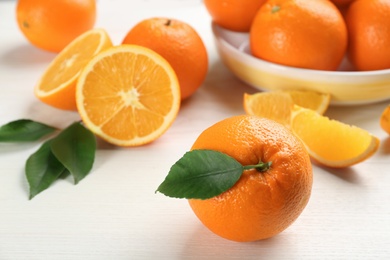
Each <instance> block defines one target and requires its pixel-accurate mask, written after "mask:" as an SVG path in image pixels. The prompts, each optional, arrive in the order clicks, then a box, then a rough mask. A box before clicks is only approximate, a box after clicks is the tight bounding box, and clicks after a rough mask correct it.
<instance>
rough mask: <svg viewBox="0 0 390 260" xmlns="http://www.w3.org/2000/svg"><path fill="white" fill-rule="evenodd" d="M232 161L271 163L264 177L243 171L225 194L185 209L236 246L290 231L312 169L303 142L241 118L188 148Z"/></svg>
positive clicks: (268, 125) (306, 198)
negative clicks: (212, 153)
mask: <svg viewBox="0 0 390 260" xmlns="http://www.w3.org/2000/svg"><path fill="white" fill-rule="evenodd" d="M194 149H211V150H216V151H220V152H223V153H225V154H227V155H230V156H231V157H233V158H235V159H236V160H237V161H239V162H240V163H241V164H242V165H253V164H257V163H259V161H261V162H264V163H267V162H272V164H271V168H270V169H269V170H267V171H266V172H258V171H257V170H255V169H252V170H246V171H244V172H243V174H242V176H241V178H240V179H239V180H238V182H237V183H236V184H235V185H234V186H233V187H232V188H231V189H229V190H228V191H226V192H224V193H222V194H220V195H218V196H216V197H213V198H211V199H206V200H198V199H191V200H189V204H190V206H191V208H192V210H193V211H194V213H195V214H196V215H197V217H198V218H199V219H200V221H201V222H202V223H203V224H204V225H205V226H206V227H207V228H209V229H210V230H211V231H212V232H214V233H215V234H217V235H219V236H221V237H224V238H226V239H230V240H234V241H255V240H259V239H265V238H269V237H272V236H274V235H276V234H278V233H280V232H282V231H283V230H285V229H286V228H287V227H288V226H290V225H291V224H292V223H293V222H294V221H295V220H296V219H297V218H298V216H299V215H300V214H301V212H302V211H303V209H304V208H305V206H306V204H307V203H308V201H309V198H310V194H311V188H312V168H311V163H310V158H309V155H308V154H307V152H306V150H305V148H304V146H303V144H302V143H301V141H300V140H299V139H298V138H296V137H295V136H294V135H293V134H292V133H291V132H290V131H289V130H288V129H287V128H285V127H284V126H282V125H280V124H278V123H276V122H274V121H271V120H269V119H265V118H260V117H256V116H250V115H243V116H235V117H231V118H227V119H225V120H222V121H220V122H218V123H216V124H214V125H213V126H211V127H209V128H208V129H206V130H205V131H203V132H202V133H201V134H200V136H199V137H198V139H197V140H196V141H195V143H194V145H193V146H192V150H194Z"/></svg>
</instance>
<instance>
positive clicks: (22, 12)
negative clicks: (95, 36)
mask: <svg viewBox="0 0 390 260" xmlns="http://www.w3.org/2000/svg"><path fill="white" fill-rule="evenodd" d="M16 18H17V22H18V25H19V28H20V30H21V31H22V33H23V34H24V36H25V37H26V38H27V40H28V41H29V42H31V44H33V45H34V46H36V47H38V48H41V49H44V50H47V51H52V52H60V51H61V50H62V49H63V48H64V47H65V46H66V45H68V44H69V43H70V42H71V41H72V40H74V39H75V38H76V37H77V36H79V35H80V34H82V33H84V32H86V31H87V30H89V29H92V28H93V26H94V24H95V19H96V3H95V0H55V1H53V0H18V2H17V5H16Z"/></svg>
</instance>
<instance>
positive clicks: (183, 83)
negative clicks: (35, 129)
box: [35, 18, 208, 146]
mask: <svg viewBox="0 0 390 260" xmlns="http://www.w3.org/2000/svg"><path fill="white" fill-rule="evenodd" d="M157 35H158V37H156V36H157ZM156 39H158V40H156ZM207 70H208V57H207V50H206V48H205V45H204V43H203V41H202V39H201V38H200V37H199V35H198V33H197V32H196V31H195V30H194V29H193V28H192V27H191V26H190V25H188V24H186V23H184V22H182V21H179V20H175V19H168V18H149V19H145V20H144V21H141V22H140V23H139V24H137V25H135V26H134V27H133V28H131V29H130V31H129V32H128V34H127V35H126V37H125V38H124V40H123V42H122V44H120V45H118V46H114V45H113V43H112V41H111V39H110V37H109V35H108V33H107V32H106V31H105V30H103V29H91V30H88V31H86V32H84V33H83V34H81V35H79V36H78V37H76V38H75V39H74V40H72V41H71V42H70V43H69V44H68V45H67V46H66V47H65V48H64V49H62V51H61V52H60V53H59V54H58V55H57V56H56V57H55V59H54V60H53V61H52V62H51V63H50V65H49V66H48V68H47V70H46V71H45V72H44V74H43V75H42V77H41V79H40V80H39V82H38V83H37V85H36V86H35V95H36V96H37V98H38V99H40V100H41V101H42V102H44V103H46V104H49V105H51V106H53V107H56V108H59V109H65V110H77V111H78V112H79V114H80V116H81V118H82V120H83V122H84V124H85V125H86V126H87V127H88V128H89V129H90V130H91V131H92V132H93V133H95V134H96V135H98V136H100V137H101V138H103V139H104V140H106V141H108V142H110V143H112V144H115V145H118V146H138V145H143V144H146V143H149V142H152V141H154V140H156V139H157V138H158V137H159V136H161V135H162V134H163V133H164V132H165V131H166V130H167V129H168V128H169V127H170V126H171V125H172V123H173V121H174V120H175V118H176V116H177V114H178V111H179V108H180V103H181V101H182V100H184V99H186V98H188V97H190V96H192V95H193V94H194V93H195V91H196V90H197V88H198V87H200V86H201V84H202V82H203V80H204V79H205V77H206V73H207Z"/></svg>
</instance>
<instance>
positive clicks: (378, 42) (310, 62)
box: [204, 0, 390, 71]
mask: <svg viewBox="0 0 390 260" xmlns="http://www.w3.org/2000/svg"><path fill="white" fill-rule="evenodd" d="M217 2H218V1H213V0H205V1H204V3H205V6H206V8H207V10H208V11H209V14H210V16H211V17H212V19H213V21H214V22H215V23H216V24H218V25H220V26H222V27H224V28H226V29H229V30H232V31H244V32H248V33H249V43H250V50H251V53H252V55H254V56H255V57H258V58H260V59H263V60H266V61H270V62H273V63H277V64H281V65H286V66H291V67H299V68H307V69H316V70H328V71H334V70H337V69H338V67H339V66H340V64H341V62H342V61H343V59H344V57H347V58H348V59H349V61H350V63H351V64H352V65H353V67H354V69H355V70H359V71H368V70H382V69H389V68H390V59H388V58H387V57H389V56H390V16H389V15H388V14H389V13H390V0H332V1H329V0H309V1H302V0H265V1H256V0H246V1H242V0H233V1H228V2H226V1H219V2H218V3H217Z"/></svg>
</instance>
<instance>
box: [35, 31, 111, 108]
mask: <svg viewBox="0 0 390 260" xmlns="http://www.w3.org/2000/svg"><path fill="white" fill-rule="evenodd" d="M48 37H50V36H48ZM111 46H112V42H111V39H110V37H109V36H108V34H107V32H106V31H105V30H103V29H92V30H89V31H87V32H85V33H83V34H81V35H80V36H79V37H77V38H76V39H74V40H73V41H72V42H71V43H70V44H68V45H67V46H66V47H65V48H64V49H63V50H62V51H61V52H60V53H59V54H58V55H57V56H56V57H55V58H54V60H53V61H52V62H51V63H50V64H49V67H48V68H47V69H46V71H45V72H44V74H43V75H42V77H41V78H40V80H39V82H38V83H37V85H36V86H35V90H34V92H35V95H36V97H37V98H38V99H39V100H41V101H42V102H44V103H46V104H48V105H51V106H53V107H56V108H59V109H64V110H76V109H77V107H76V98H75V91H76V81H77V78H78V76H79V75H80V72H81V70H82V68H83V67H84V66H85V65H86V64H87V62H88V61H89V60H90V59H91V58H92V57H93V56H95V55H96V54H98V53H99V52H101V51H103V50H105V49H107V48H108V47H111Z"/></svg>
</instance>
